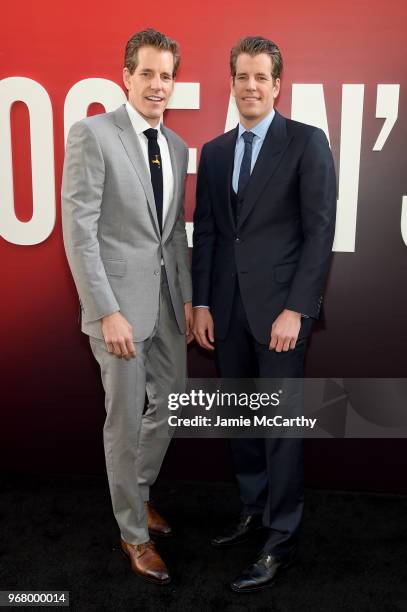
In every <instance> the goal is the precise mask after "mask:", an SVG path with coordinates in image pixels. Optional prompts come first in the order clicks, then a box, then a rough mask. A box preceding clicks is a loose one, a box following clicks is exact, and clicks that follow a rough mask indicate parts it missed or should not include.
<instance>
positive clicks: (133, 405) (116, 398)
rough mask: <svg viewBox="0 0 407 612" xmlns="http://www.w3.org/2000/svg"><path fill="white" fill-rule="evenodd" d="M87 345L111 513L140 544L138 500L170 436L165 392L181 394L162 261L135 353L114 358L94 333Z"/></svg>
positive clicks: (179, 346)
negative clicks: (96, 387) (145, 330)
mask: <svg viewBox="0 0 407 612" xmlns="http://www.w3.org/2000/svg"><path fill="white" fill-rule="evenodd" d="M90 345H91V348H92V351H93V354H94V356H95V358H96V360H97V361H98V363H99V365H100V369H101V374H102V382H103V386H104V390H105V398H106V399H105V407H106V421H105V424H104V429H103V439H104V448H105V458H106V468H107V475H108V480H109V488H110V495H111V499H112V505H113V512H114V515H115V517H116V520H117V523H118V525H119V528H120V532H121V536H122V538H123V539H124V540H126V542H130V543H131V544H142V543H143V542H147V541H148V540H149V535H148V528H147V517H146V512H145V506H144V502H145V501H147V500H148V499H149V492H150V486H151V485H152V484H153V483H154V482H155V479H156V478H157V475H158V473H159V470H160V467H161V464H162V461H163V459H164V455H165V453H166V450H167V448H168V445H169V442H170V437H171V430H170V429H169V427H168V414H169V412H168V394H169V393H182V392H183V391H184V390H185V380H186V338H185V335H184V334H181V333H180V331H179V327H178V325H177V322H176V319H175V314H174V310H173V307H172V303H171V298H170V294H169V289H168V284H167V279H166V274H165V269H164V266H162V267H161V284H160V305H159V312H158V317H157V321H156V324H155V327H154V330H153V332H152V335H151V336H150V337H149V338H147V339H146V340H144V341H143V342H137V343H136V344H135V346H136V357H135V358H132V359H130V360H129V361H127V360H125V359H119V358H118V357H116V356H115V355H112V354H111V353H109V352H108V351H107V349H106V345H105V343H104V341H102V340H99V339H97V338H93V337H90ZM146 392H147V397H148V406H147V409H146V411H145V412H144V414H143V409H144V405H145V395H146Z"/></svg>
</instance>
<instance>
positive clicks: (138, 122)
mask: <svg viewBox="0 0 407 612" xmlns="http://www.w3.org/2000/svg"><path fill="white" fill-rule="evenodd" d="M126 110H127V112H128V115H129V117H130V121H131V124H132V126H133V128H134V131H135V132H136V134H142V133H143V132H144V131H145V130H148V129H149V128H151V125H150V124H149V123H148V121H146V120H145V119H144V117H142V115H140V113H139V112H138V111H136V109H135V108H134V106H132V105H131V104H130V102H129V101H128V100H127V102H126ZM161 125H162V117H161V119H160V123H159V124H158V125H157V127H156V128H155V129H158V130H159V131H161Z"/></svg>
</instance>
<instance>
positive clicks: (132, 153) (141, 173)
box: [114, 106, 160, 236]
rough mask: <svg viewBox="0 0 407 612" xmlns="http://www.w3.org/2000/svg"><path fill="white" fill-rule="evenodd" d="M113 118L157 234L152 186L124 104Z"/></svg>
mask: <svg viewBox="0 0 407 612" xmlns="http://www.w3.org/2000/svg"><path fill="white" fill-rule="evenodd" d="M114 119H115V124H116V125H117V127H118V128H120V131H119V132H118V135H119V138H120V140H121V142H122V145H123V147H124V149H125V151H126V153H127V155H128V157H129V159H130V161H131V163H132V165H133V168H134V170H135V171H136V173H137V176H138V177H139V179H140V182H141V184H142V186H143V189H144V192H145V194H146V198H147V203H148V207H149V209H150V213H151V217H152V219H153V224H154V229H155V231H156V233H157V234H158V236H159V235H160V229H159V225H158V219H157V211H156V207H155V201H154V192H153V187H152V185H151V178H150V174H149V171H148V168H147V165H146V162H145V159H144V155H143V152H142V150H141V147H140V143H139V141H138V138H137V135H136V134H135V132H134V128H133V126H132V124H131V121H130V117H129V116H128V114H127V111H126V108H125V106H121V107H120V108H118V109H117V111H115V113H114Z"/></svg>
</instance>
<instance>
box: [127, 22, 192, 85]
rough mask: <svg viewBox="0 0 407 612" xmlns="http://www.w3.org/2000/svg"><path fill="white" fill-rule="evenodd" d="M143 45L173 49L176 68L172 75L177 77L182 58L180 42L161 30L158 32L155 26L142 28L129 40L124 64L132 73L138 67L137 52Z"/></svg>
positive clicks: (163, 49) (161, 49)
mask: <svg viewBox="0 0 407 612" xmlns="http://www.w3.org/2000/svg"><path fill="white" fill-rule="evenodd" d="M141 47H154V48H155V49H160V51H171V53H172V54H173V56H174V70H173V73H172V76H174V77H175V75H176V73H177V70H178V66H179V62H180V59H181V58H180V53H179V44H178V43H177V41H176V40H173V39H172V38H169V37H168V36H165V34H161V32H157V30H154V29H153V28H147V30H142V31H141V32H137V33H136V34H133V36H132V37H131V38H130V39H129V41H128V42H127V45H126V51H125V54H124V66H125V68H127V69H128V71H129V72H130V74H133V72H134V71H135V69H136V68H137V64H138V57H137V52H138V50H139V49H140V48H141Z"/></svg>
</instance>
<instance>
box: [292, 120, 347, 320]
mask: <svg viewBox="0 0 407 612" xmlns="http://www.w3.org/2000/svg"><path fill="white" fill-rule="evenodd" d="M299 192H300V209H301V220H302V229H303V235H304V243H303V247H302V251H301V256H300V260H299V262H298V266H297V269H296V272H295V275H294V278H293V280H292V283H291V287H290V292H289V295H288V298H287V301H286V304H285V308H288V309H289V310H294V311H296V312H300V313H303V314H305V315H308V316H310V317H313V318H315V319H317V318H318V317H319V312H320V309H321V304H322V294H323V290H324V286H325V283H326V278H327V275H328V271H329V265H330V261H331V254H332V244H333V240H334V234H335V217H336V176H335V167H334V162H333V158H332V153H331V150H330V148H329V144H328V141H327V138H326V136H325V134H324V132H323V131H322V130H320V129H316V130H315V131H314V132H313V133H312V135H311V137H310V139H309V141H308V143H307V145H306V147H305V150H304V153H303V155H302V159H301V162H300V178H299Z"/></svg>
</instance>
